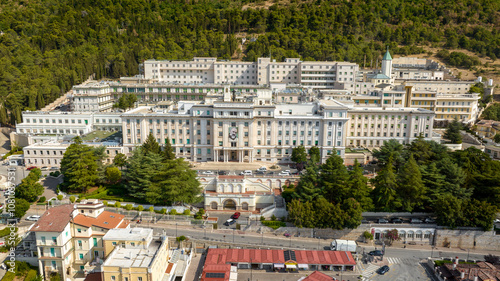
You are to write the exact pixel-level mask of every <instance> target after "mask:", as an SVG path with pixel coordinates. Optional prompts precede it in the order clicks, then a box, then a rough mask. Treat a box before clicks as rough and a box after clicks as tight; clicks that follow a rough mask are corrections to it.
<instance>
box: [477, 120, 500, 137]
mask: <svg viewBox="0 0 500 281" xmlns="http://www.w3.org/2000/svg"><path fill="white" fill-rule="evenodd" d="M476 132H477V134H478V135H479V136H480V137H482V138H489V139H493V137H495V135H496V134H500V121H494V120H481V121H479V122H477V123H476Z"/></svg>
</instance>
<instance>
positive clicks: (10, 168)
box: [7, 167, 16, 172]
mask: <svg viewBox="0 0 500 281" xmlns="http://www.w3.org/2000/svg"><path fill="white" fill-rule="evenodd" d="M7 171H9V172H15V171H16V167H9V168H7Z"/></svg>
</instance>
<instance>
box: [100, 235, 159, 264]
mask: <svg viewBox="0 0 500 281" xmlns="http://www.w3.org/2000/svg"><path fill="white" fill-rule="evenodd" d="M161 245H162V243H155V242H154V241H153V242H151V243H150V244H149V246H148V247H147V248H145V249H144V248H143V247H135V248H130V247H129V248H118V247H117V248H115V250H114V251H113V252H112V253H111V255H110V256H109V257H108V258H107V259H106V261H105V262H104V264H103V266H118V267H123V268H130V267H144V268H147V267H149V266H150V264H151V262H152V261H153V259H154V257H155V255H156V252H157V251H158V249H159V248H160V246H161Z"/></svg>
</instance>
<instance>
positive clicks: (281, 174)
mask: <svg viewBox="0 0 500 281" xmlns="http://www.w3.org/2000/svg"><path fill="white" fill-rule="evenodd" d="M278 176H281V177H287V176H290V173H288V172H286V171H281V172H279V174H278Z"/></svg>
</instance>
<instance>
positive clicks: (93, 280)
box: [83, 272, 102, 281]
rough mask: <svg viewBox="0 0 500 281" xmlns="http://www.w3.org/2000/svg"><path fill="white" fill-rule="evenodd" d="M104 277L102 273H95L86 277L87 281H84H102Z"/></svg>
mask: <svg viewBox="0 0 500 281" xmlns="http://www.w3.org/2000/svg"><path fill="white" fill-rule="evenodd" d="M101 280H102V276H101V273H100V272H94V273H89V274H88V275H87V277H85V280H83V281H101Z"/></svg>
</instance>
